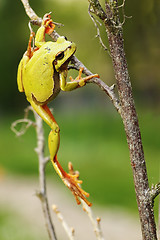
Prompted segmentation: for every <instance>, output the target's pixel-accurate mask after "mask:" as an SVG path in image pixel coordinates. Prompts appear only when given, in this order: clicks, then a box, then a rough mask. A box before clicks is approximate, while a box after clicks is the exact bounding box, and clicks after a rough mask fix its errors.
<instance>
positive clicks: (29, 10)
mask: <svg viewBox="0 0 160 240" xmlns="http://www.w3.org/2000/svg"><path fill="white" fill-rule="evenodd" d="M21 2H22V3H23V6H24V9H25V11H26V14H27V15H28V17H29V18H30V19H32V20H36V21H37V23H38V24H39V25H40V24H41V22H42V19H41V18H40V17H38V16H37V14H36V13H35V12H34V11H33V9H32V8H31V6H30V5H29V1H28V0H21Z"/></svg>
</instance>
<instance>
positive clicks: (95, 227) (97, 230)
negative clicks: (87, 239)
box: [81, 200, 104, 240]
mask: <svg viewBox="0 0 160 240" xmlns="http://www.w3.org/2000/svg"><path fill="white" fill-rule="evenodd" d="M81 202H82V205H83V210H84V211H85V212H86V213H87V215H88V217H89V220H90V221H91V224H92V226H93V230H94V233H95V235H96V238H97V239H98V240H104V237H103V233H102V230H101V225H100V222H101V219H100V218H99V217H97V218H96V219H95V217H94V215H93V211H92V209H91V208H90V207H88V206H87V204H86V203H85V202H84V201H83V200H81Z"/></svg>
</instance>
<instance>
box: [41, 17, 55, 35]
mask: <svg viewBox="0 0 160 240" xmlns="http://www.w3.org/2000/svg"><path fill="white" fill-rule="evenodd" d="M50 14H51V13H46V14H45V15H44V17H43V22H42V25H44V26H45V33H47V34H51V33H52V32H53V30H54V29H55V24H54V23H53V21H52V19H51V15H50Z"/></svg>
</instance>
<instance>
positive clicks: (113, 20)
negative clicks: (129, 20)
mask: <svg viewBox="0 0 160 240" xmlns="http://www.w3.org/2000/svg"><path fill="white" fill-rule="evenodd" d="M89 2H90V4H91V7H92V12H93V13H94V14H95V15H96V16H98V17H99V18H100V19H101V20H102V21H103V23H104V26H105V29H106V32H107V36H108V41H109V47H110V53H111V58H112V63H113V68H114V71H115V78H116V82H117V87H118V95H119V100H120V106H121V108H120V111H119V113H120V115H121V118H122V120H123V124H124V129H125V132H126V138H127V143H128V148H129V151H130V161H131V166H132V170H133V177H134V185H135V191H136V198H137V204H138V210H139V216H140V221H141V229H142V236H143V240H157V234H156V224H155V220H154V212H153V206H152V204H151V202H152V199H153V198H154V197H155V195H153V196H154V197H152V198H151V195H150V189H149V182H148V175H147V168H146V163H145V158H144V151H143V145H142V139H141V132H140V128H139V123H138V117H137V113H136V108H135V103H134V99H133V94H132V87H131V82H130V77H129V72H128V66H127V60H126V56H125V51H124V44H123V43H124V40H123V29H122V24H121V22H120V19H119V12H118V0H114V1H113V0H108V1H107V0H106V4H107V13H105V12H104V10H103V8H102V7H101V5H100V3H99V1H98V0H89ZM124 3H125V1H123V5H122V7H124ZM158 191H159V190H157V189H156V191H155V194H157V192H158Z"/></svg>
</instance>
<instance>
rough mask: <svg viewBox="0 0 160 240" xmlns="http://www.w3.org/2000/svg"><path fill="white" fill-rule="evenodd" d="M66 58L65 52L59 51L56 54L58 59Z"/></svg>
mask: <svg viewBox="0 0 160 240" xmlns="http://www.w3.org/2000/svg"><path fill="white" fill-rule="evenodd" d="M63 58H64V52H59V53H57V55H56V60H62V59H63Z"/></svg>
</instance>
